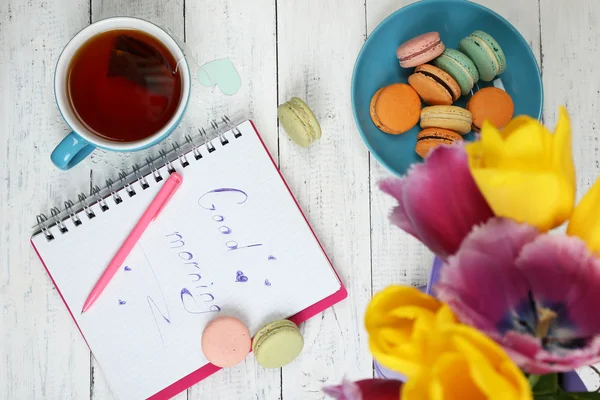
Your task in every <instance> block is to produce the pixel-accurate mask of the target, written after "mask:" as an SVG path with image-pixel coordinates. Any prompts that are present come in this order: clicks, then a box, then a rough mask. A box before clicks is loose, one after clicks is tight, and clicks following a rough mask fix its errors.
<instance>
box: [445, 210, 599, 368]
mask: <svg viewBox="0 0 600 400" xmlns="http://www.w3.org/2000/svg"><path fill="white" fill-rule="evenodd" d="M434 291H435V293H436V295H437V296H438V297H439V299H440V300H442V301H443V302H445V303H447V304H448V305H449V306H450V307H451V308H452V310H453V311H454V312H455V313H456V315H457V316H458V317H459V319H460V320H461V322H463V323H466V324H469V325H472V326H474V327H475V328H477V329H479V330H481V331H483V332H484V333H485V334H487V335H488V336H490V337H491V338H492V339H494V340H496V341H497V342H498V343H499V344H500V345H502V346H503V347H504V350H505V351H506V352H507V353H508V354H509V355H510V357H511V358H512V359H513V360H514V361H515V362H516V363H517V364H518V365H519V366H520V367H521V368H522V369H524V370H525V371H526V372H529V373H533V374H545V373H551V372H567V371H571V370H574V369H576V368H579V367H582V366H585V365H590V364H593V363H596V362H599V361H600V314H599V313H597V312H595V311H594V310H595V306H596V304H597V297H598V294H599V293H600V260H599V259H597V258H595V257H594V256H593V255H592V254H591V253H590V252H589V251H588V250H587V248H586V245H585V243H584V242H583V241H582V240H580V239H578V238H575V237H568V236H563V235H550V234H540V233H539V232H538V231H537V230H536V228H534V227H531V226H529V225H524V224H519V223H517V222H515V221H512V220H507V219H496V218H494V219H492V220H490V221H489V222H488V223H487V224H485V225H484V226H482V227H478V228H476V229H475V230H474V231H473V232H472V233H471V234H470V235H469V236H468V237H467V238H466V239H465V240H464V242H463V245H462V246H461V248H460V250H459V251H458V252H457V253H456V254H455V255H454V256H452V257H450V258H449V259H448V262H447V264H446V265H445V266H444V267H443V268H442V273H441V277H440V280H439V281H438V283H437V284H436V285H435V287H434Z"/></svg>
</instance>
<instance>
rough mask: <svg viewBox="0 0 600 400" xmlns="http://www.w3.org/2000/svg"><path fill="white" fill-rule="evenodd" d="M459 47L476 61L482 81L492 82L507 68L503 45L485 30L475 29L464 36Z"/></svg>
mask: <svg viewBox="0 0 600 400" xmlns="http://www.w3.org/2000/svg"><path fill="white" fill-rule="evenodd" d="M458 48H459V49H460V51H462V52H463V53H465V54H466V55H467V56H468V57H469V58H470V59H471V60H472V61H473V62H474V63H475V66H476V67H477V71H478V72H479V78H480V79H481V80H482V81H485V82H490V81H492V80H493V79H494V78H495V77H496V76H498V75H500V74H501V73H503V72H504V71H505V70H506V56H505V55H504V51H502V47H500V45H499V44H498V42H496V40H495V39H494V38H493V37H492V36H490V35H489V34H487V33H485V32H484V31H475V32H473V33H471V35H469V36H467V37H466V38H463V39H462V40H461V41H460V43H459V45H458Z"/></svg>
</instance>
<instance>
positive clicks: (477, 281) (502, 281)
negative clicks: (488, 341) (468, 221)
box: [434, 218, 539, 338]
mask: <svg viewBox="0 0 600 400" xmlns="http://www.w3.org/2000/svg"><path fill="white" fill-rule="evenodd" d="M538 234H539V232H538V231H537V230H536V229H535V228H533V227H531V226H529V225H524V224H518V223H517V222H515V221H512V220H506V219H496V218H495V219H491V220H490V221H488V223H487V224H485V225H483V226H482V227H479V228H476V229H475V230H473V232H472V233H471V234H470V235H469V236H468V237H467V238H466V239H465V241H464V243H463V246H462V247H461V249H460V250H459V251H458V253H457V254H456V255H454V256H453V257H451V258H450V259H449V260H448V264H447V265H445V266H444V267H443V268H442V272H441V276H440V280H439V281H438V283H437V284H436V285H435V286H434V292H435V293H436V295H437V296H438V298H439V299H440V300H442V301H443V302H445V303H446V304H448V305H449V306H450V308H452V310H453V311H454V312H455V313H456V314H457V316H458V318H459V319H460V320H461V322H463V323H466V324H469V325H472V326H475V327H477V328H479V329H483V330H484V331H486V332H497V326H498V324H501V323H503V322H502V321H503V318H505V317H506V315H507V313H508V310H511V312H513V313H515V314H517V313H518V312H519V311H521V310H519V309H518V308H519V306H520V305H521V301H522V299H523V298H526V297H527V293H528V287H527V286H526V282H524V280H523V279H522V277H521V276H520V272H519V271H517V270H516V269H515V268H509V267H510V266H511V265H514V263H515V260H516V258H517V256H518V254H519V253H520V251H521V249H522V248H523V246H524V245H525V244H527V243H529V242H531V241H532V240H533V239H535V237H536V236H537V235H538ZM506 323H507V324H509V322H508V321H507V322H506ZM499 335H500V334H499V333H496V337H495V338H499Z"/></svg>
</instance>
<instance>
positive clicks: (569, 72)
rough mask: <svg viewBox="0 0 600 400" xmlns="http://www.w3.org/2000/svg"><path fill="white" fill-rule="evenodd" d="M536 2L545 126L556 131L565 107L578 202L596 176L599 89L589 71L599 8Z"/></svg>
mask: <svg viewBox="0 0 600 400" xmlns="http://www.w3.org/2000/svg"><path fill="white" fill-rule="evenodd" d="M540 4H541V23H542V26H541V29H542V50H543V53H542V54H543V60H544V64H543V77H544V104H545V107H544V110H545V124H546V125H547V126H548V127H549V128H550V129H554V126H555V123H556V120H557V118H558V109H559V107H560V106H561V105H563V106H566V107H567V110H568V112H569V114H570V117H571V127H572V130H573V131H572V135H573V158H574V160H575V168H576V171H577V198H578V199H580V198H581V197H582V196H583V195H584V194H585V192H587V190H588V189H589V188H590V186H591V185H592V184H593V183H594V182H595V180H596V179H597V178H598V175H599V173H600V146H599V144H600V143H599V140H598V134H599V133H600V114H599V113H598V106H599V105H600V88H599V87H598V85H595V84H594V82H596V81H597V74H596V73H595V70H594V68H593V67H592V66H593V65H594V60H597V59H598V56H599V55H600V37H599V36H598V29H599V25H598V21H600V9H598V4H597V3H596V2H594V1H593V0H581V1H578V2H577V6H576V7H574V6H573V5H571V6H569V4H568V3H564V2H561V1H559V0H549V1H546V0H544V1H542V2H541V3H540Z"/></svg>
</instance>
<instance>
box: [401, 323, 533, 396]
mask: <svg viewBox="0 0 600 400" xmlns="http://www.w3.org/2000/svg"><path fill="white" fill-rule="evenodd" d="M429 348H430V349H431V350H430V351H429V352H428V353H427V354H426V358H425V360H424V361H425V362H426V363H427V365H428V368H424V369H423V370H422V373H421V374H419V375H418V376H416V377H414V378H413V379H409V380H408V381H407V382H406V384H405V385H404V386H403V388H402V396H401V399H402V400H423V399H429V400H450V399H469V400H479V399H482V400H484V399H486V400H487V399H494V400H531V399H532V398H533V395H532V393H531V387H530V385H529V382H528V381H527V379H526V378H525V375H523V373H522V372H521V370H519V368H518V367H517V366H516V364H515V363H514V362H513V361H512V360H511V359H510V358H509V357H508V355H507V354H506V353H505V352H504V351H503V350H502V349H501V348H500V346H499V345H498V344H496V342H494V341H493V340H492V339H490V338H489V337H487V336H486V335H485V334H483V333H481V332H479V331H478V330H476V329H475V328H472V327H470V326H467V325H461V324H456V325H448V326H446V327H444V328H442V329H441V330H439V331H437V332H435V333H434V334H432V335H431V337H430V343H429Z"/></svg>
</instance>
